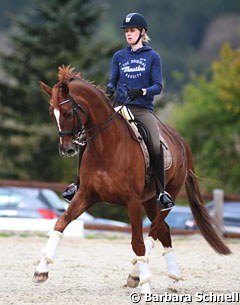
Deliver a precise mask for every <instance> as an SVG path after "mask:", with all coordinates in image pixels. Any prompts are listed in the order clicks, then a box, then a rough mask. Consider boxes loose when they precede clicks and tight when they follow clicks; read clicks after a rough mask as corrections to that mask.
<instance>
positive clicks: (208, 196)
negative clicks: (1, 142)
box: [0, 179, 240, 238]
mask: <svg viewBox="0 0 240 305" xmlns="http://www.w3.org/2000/svg"><path fill="white" fill-rule="evenodd" d="M0 186H15V187H30V188H31V187H32V188H48V189H52V190H54V191H57V192H62V191H63V190H64V189H65V188H66V187H67V184H66V183H60V182H42V181H32V180H25V181H22V180H5V179H4V180H0ZM215 191H217V190H214V191H213V193H202V197H203V199H204V200H216V198H214V197H216V195H215V194H216V193H215ZM218 191H219V190H218ZM178 199H184V200H186V199H187V194H186V193H185V192H180V193H179V195H178ZM224 200H226V201H233V202H234V201H236V202H237V201H240V195H236V194H224V192H223V191H222V198H220V199H219V198H218V200H217V202H216V203H215V208H216V210H219V209H220V210H222V205H223V201H224ZM218 218H219V219H218V223H219V231H220V232H219V233H220V234H221V235H222V236H224V237H226V238H240V234H239V233H225V232H223V220H222V215H219V213H218ZM84 227H85V228H86V229H89V230H110V231H114V230H115V231H120V232H129V233H130V232H131V228H130V227H126V228H121V227H115V226H113V227H112V228H110V227H109V226H107V227H105V226H102V225H101V226H100V225H87V224H85V225H84ZM147 230H148V229H147V228H144V231H145V232H147ZM171 233H172V234H174V235H179V234H181V235H189V234H196V233H199V232H198V231H196V230H194V231H192V230H176V229H174V230H171Z"/></svg>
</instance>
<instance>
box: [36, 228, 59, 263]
mask: <svg viewBox="0 0 240 305" xmlns="http://www.w3.org/2000/svg"><path fill="white" fill-rule="evenodd" d="M62 237H63V233H61V232H58V231H52V232H50V234H49V238H48V241H47V244H46V246H45V247H44V248H42V249H41V252H42V254H43V257H44V258H45V260H46V262H47V263H48V264H52V263H53V260H54V258H55V254H56V249H57V246H58V243H59V241H60V239H61V238H62Z"/></svg>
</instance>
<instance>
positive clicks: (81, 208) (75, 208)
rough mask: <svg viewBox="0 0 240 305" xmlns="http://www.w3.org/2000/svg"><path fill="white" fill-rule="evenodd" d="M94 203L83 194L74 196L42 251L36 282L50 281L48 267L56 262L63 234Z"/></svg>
mask: <svg viewBox="0 0 240 305" xmlns="http://www.w3.org/2000/svg"><path fill="white" fill-rule="evenodd" d="M94 202H96V201H92V200H91V201H90V200H88V199H87V198H85V199H84V196H83V194H81V193H80V192H79V193H77V194H76V195H75V196H74V198H73V200H72V201H71V203H70V205H69V206H68V209H67V211H66V212H65V213H64V214H63V215H61V216H60V217H59V218H58V220H57V222H56V224H55V226H54V230H53V231H52V232H51V233H50V235H49V239H48V241H47V243H46V245H45V247H44V248H42V249H41V252H42V258H41V260H40V263H39V264H38V265H37V267H36V270H35V273H34V276H33V281H34V282H36V283H43V282H45V281H46V280H47V279H48V265H49V264H51V263H53V261H54V258H55V254H56V250H57V246H58V244H59V241H60V239H61V237H62V236H63V233H62V232H63V231H64V229H65V228H66V227H67V225H68V224H69V223H70V222H71V221H72V220H74V219H76V218H77V217H78V216H80V215H81V214H82V213H83V212H85V211H86V210H87V209H88V208H89V207H90V206H91V205H92V204H93V203H94Z"/></svg>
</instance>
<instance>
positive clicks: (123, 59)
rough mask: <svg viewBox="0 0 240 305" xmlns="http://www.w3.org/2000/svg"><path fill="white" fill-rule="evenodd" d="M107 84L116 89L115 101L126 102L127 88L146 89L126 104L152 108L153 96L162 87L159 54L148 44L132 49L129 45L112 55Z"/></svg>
mask: <svg viewBox="0 0 240 305" xmlns="http://www.w3.org/2000/svg"><path fill="white" fill-rule="evenodd" d="M108 86H110V87H112V88H113V89H114V90H116V101H117V102H118V103H125V102H126V99H127V98H126V90H127V89H143V88H144V89H147V94H146V95H144V96H141V97H138V98H136V99H134V100H132V101H131V102H129V103H128V104H130V105H137V106H139V107H143V108H148V109H150V110H153V97H154V95H157V94H159V93H160V92H161V89H162V65H161V58H160V55H159V54H158V53H157V52H155V51H154V50H153V49H152V48H151V47H150V46H148V45H144V46H143V47H142V48H140V49H137V50H136V51H132V49H131V47H130V46H128V47H127V48H125V49H123V50H120V51H117V52H116V53H115V54H114V55H113V59H112V66H111V71H110V77H109V81H108Z"/></svg>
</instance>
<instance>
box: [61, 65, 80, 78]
mask: <svg viewBox="0 0 240 305" xmlns="http://www.w3.org/2000/svg"><path fill="white" fill-rule="evenodd" d="M75 69H76V68H75V67H71V66H70V65H69V66H67V67H66V66H64V65H62V66H61V67H58V80H59V81H60V82H66V81H68V80H69V79H71V78H74V79H75V78H78V79H83V77H82V75H81V73H80V72H76V71H75Z"/></svg>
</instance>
